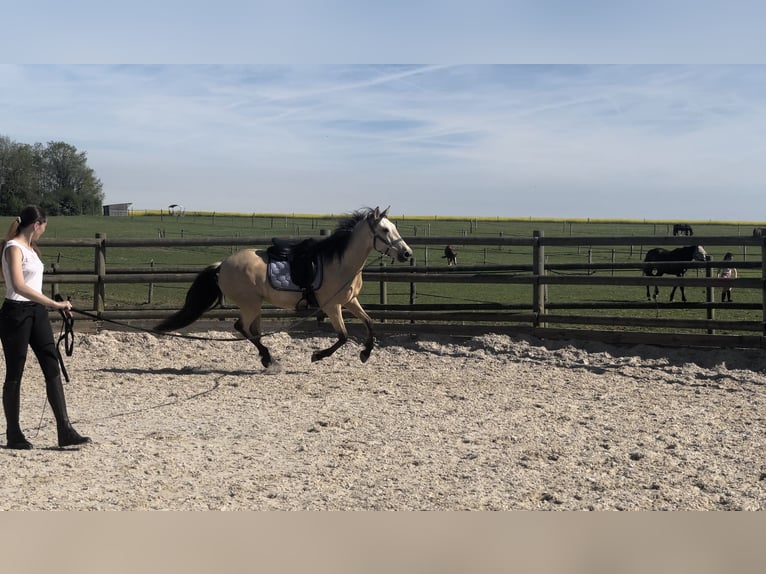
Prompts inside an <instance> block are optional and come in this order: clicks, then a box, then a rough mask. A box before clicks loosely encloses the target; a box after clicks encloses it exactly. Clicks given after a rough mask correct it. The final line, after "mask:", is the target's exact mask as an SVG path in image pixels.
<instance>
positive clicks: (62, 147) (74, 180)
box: [40, 142, 104, 215]
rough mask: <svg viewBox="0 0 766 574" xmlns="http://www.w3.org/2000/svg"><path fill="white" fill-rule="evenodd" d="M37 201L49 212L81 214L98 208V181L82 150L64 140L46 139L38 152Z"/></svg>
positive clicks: (100, 195)
mask: <svg viewBox="0 0 766 574" xmlns="http://www.w3.org/2000/svg"><path fill="white" fill-rule="evenodd" d="M40 160H41V165H40V175H41V178H40V195H41V199H40V204H41V206H42V207H43V209H45V210H46V211H47V212H48V213H50V214H52V215H83V214H89V213H94V212H95V211H96V210H100V209H101V205H102V203H103V201H104V194H103V192H102V188H103V186H102V184H101V181H100V180H99V179H98V178H97V177H96V175H95V173H94V172H93V170H92V169H91V168H89V167H88V159H87V156H86V154H85V152H78V151H77V148H75V147H74V146H72V145H69V144H67V143H64V142H49V143H48V145H47V147H45V148H44V149H43V150H41V152H40Z"/></svg>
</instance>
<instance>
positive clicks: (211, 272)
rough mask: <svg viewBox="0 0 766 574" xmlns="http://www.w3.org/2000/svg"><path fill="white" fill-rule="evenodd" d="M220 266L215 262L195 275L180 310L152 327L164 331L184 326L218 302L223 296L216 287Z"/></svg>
mask: <svg viewBox="0 0 766 574" xmlns="http://www.w3.org/2000/svg"><path fill="white" fill-rule="evenodd" d="M220 267H221V264H220V263H216V264H214V265H211V266H209V267H207V268H205V269H204V270H203V271H202V272H201V273H200V274H199V275H197V277H196V278H195V279H194V282H193V283H192V285H191V287H189V292H188V293H187V294H186V301H185V302H184V306H183V307H182V308H181V310H180V311H177V312H175V313H173V314H172V315H171V316H170V317H168V318H167V319H164V320H163V321H161V322H160V323H159V324H158V325H157V326H155V327H154V330H155V331H159V332H161V333H164V332H166V331H175V330H176V329H180V328H182V327H186V326H187V325H191V324H192V323H194V321H196V320H197V319H199V318H200V317H201V316H202V314H203V313H204V312H205V311H208V310H210V309H212V308H213V307H215V306H216V305H218V304H220V303H221V301H222V297H223V294H222V293H221V289H220V288H219V287H218V270H219V269H220Z"/></svg>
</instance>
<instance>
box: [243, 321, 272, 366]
mask: <svg viewBox="0 0 766 574" xmlns="http://www.w3.org/2000/svg"><path fill="white" fill-rule="evenodd" d="M234 328H235V329H236V330H237V331H239V332H240V333H241V334H242V336H243V337H245V338H246V339H248V340H249V341H250V342H251V343H252V344H253V345H255V347H256V348H257V349H258V353H259V354H260V356H261V364H262V365H263V366H264V367H265V368H268V366H269V365H270V364H271V362H272V361H271V353H270V352H269V349H268V348H267V347H266V346H265V345H264V344H263V343H261V333H260V321H259V320H258V319H256V320H254V321H253V322H252V323H250V329H249V330H248V329H245V327H244V323H243V322H242V318H239V319H237V322H236V323H234Z"/></svg>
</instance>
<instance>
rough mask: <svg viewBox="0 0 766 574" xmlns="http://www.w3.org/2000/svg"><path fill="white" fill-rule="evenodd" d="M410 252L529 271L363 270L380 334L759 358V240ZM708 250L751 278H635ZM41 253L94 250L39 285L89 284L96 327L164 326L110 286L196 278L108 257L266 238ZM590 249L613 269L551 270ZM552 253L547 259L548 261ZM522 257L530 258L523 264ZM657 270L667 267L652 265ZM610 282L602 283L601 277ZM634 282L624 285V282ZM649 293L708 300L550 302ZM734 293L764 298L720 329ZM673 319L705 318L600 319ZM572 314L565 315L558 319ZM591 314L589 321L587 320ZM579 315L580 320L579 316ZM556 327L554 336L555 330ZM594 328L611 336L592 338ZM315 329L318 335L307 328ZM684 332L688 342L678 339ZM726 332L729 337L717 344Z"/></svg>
mask: <svg viewBox="0 0 766 574" xmlns="http://www.w3.org/2000/svg"><path fill="white" fill-rule="evenodd" d="M407 241H408V243H409V244H410V246H412V247H418V246H421V247H424V248H425V249H426V251H425V253H426V257H425V259H426V261H427V254H428V251H427V249H428V246H432V245H437V246H440V247H443V246H444V245H460V246H480V247H484V248H485V249H491V248H509V247H514V248H521V250H522V251H524V253H525V254H528V262H527V263H522V264H508V265H463V266H455V267H447V266H445V265H444V263H443V262H442V261H440V264H439V265H437V266H433V265H428V264H425V265H418V264H413V265H411V266H409V267H408V266H392V267H386V266H375V265H373V266H369V267H368V268H367V269H366V270H365V271H364V274H363V276H364V279H365V282H366V283H367V284H369V283H379V284H380V292H381V303H380V304H376V305H372V304H365V308H366V309H367V311H368V312H369V314H370V316H371V317H372V318H373V319H375V320H376V321H378V322H379V323H381V325H380V326H378V327H377V330H379V331H396V330H407V331H419V332H423V331H426V332H427V331H434V332H437V331H441V330H444V329H450V328H451V329H452V330H454V331H455V332H465V333H475V332H477V331H483V332H488V331H501V332H509V333H522V334H532V335H537V336H541V337H556V338H560V337H568V338H577V339H597V340H604V341H607V342H639V343H640V342H643V343H655V344H673V345H702V346H711V345H712V346H722V345H723V346H744V347H758V348H764V346H765V341H766V339H764V334H766V332H765V331H764V328H765V327H766V288H765V285H766V264H765V262H766V240H765V239H764V238H761V237H746V236H745V237H743V236H712V237H695V238H694V239H693V240H692V239H690V238H688V237H657V236H647V237H636V236H630V237H545V236H544V235H543V234H542V233H540V232H535V233H534V234H533V236H532V237H502V236H500V237H470V236H468V237H464V236H461V237H446V236H437V237H412V238H407ZM692 241H693V242H697V243H700V244H703V245H705V246H706V248H708V247H709V246H720V247H732V248H739V249H741V253H742V254H743V255H744V257H742V258H740V260H738V261H737V264H736V265H737V268H738V269H740V270H742V271H745V270H747V271H748V272H751V273H752V274H754V275H756V276H750V277H740V278H737V279H734V280H731V279H720V278H717V277H715V274H716V271H717V269H718V268H720V267H724V266H728V265H729V263H724V262H723V261H713V260H708V261H706V262H688V264H686V266H687V267H688V268H689V270H690V272H689V275H692V271H696V272H697V276H685V277H669V276H661V277H647V276H643V275H639V274H638V273H640V271H641V270H642V268H643V264H642V261H641V260H642V259H643V253H644V250H645V247H644V246H651V247H656V246H658V245H667V246H681V245H687V244H689V243H691V242H692ZM40 243H41V245H42V246H44V247H60V248H75V247H76V248H83V247H85V248H92V249H93V253H94V259H93V266H92V267H91V268H90V269H66V268H64V267H62V266H57V265H54V267H53V268H52V269H51V270H50V271H47V272H46V275H45V282H46V285H47V286H49V288H50V289H51V291H52V292H54V293H55V292H58V291H59V289H60V286H61V285H66V284H87V285H92V286H93V302H92V309H91V310H92V312H93V313H94V314H95V315H96V316H98V317H99V318H100V319H102V320H118V319H119V320H126V321H148V320H152V319H156V318H160V317H164V316H166V315H167V314H168V313H169V312H172V311H173V309H167V308H165V309H163V308H148V309H147V308H145V307H142V308H134V309H131V308H125V307H122V308H115V307H110V305H109V302H108V298H107V292H108V290H107V286H109V285H116V284H150V285H154V284H165V283H167V284H190V283H191V281H192V280H193V278H194V277H195V276H196V274H197V273H198V272H199V271H200V270H201V268H187V267H180V266H174V267H171V266H168V267H164V268H160V267H119V266H108V265H107V261H108V257H107V255H108V253H109V250H110V249H113V248H136V249H140V248H157V247H162V248H165V247H221V246H225V247H230V248H231V249H232V250H234V249H238V248H243V247H264V246H266V245H268V244H269V243H270V238H267V237H236V238H232V237H215V238H175V239H174V238H171V239H164V238H163V239H124V238H121V239H108V238H107V237H106V236H105V235H103V234H97V235H96V237H95V238H93V239H47V240H43V241H41V242H40ZM593 247H599V248H600V247H612V248H613V252H612V259H613V260H612V261H611V262H606V263H604V262H593V261H592V260H590V258H589V260H588V261H586V262H583V263H571V262H565V263H562V262H555V261H551V260H550V256H549V255H548V254H549V253H551V252H552V251H551V250H552V249H559V248H561V249H574V248H576V249H578V250H582V251H583V252H585V253H589V250H590V249H592V248H593ZM615 248H622V249H623V250H625V249H626V248H627V250H628V253H629V254H630V256H631V258H633V257H635V258H637V260H636V261H635V262H627V263H626V262H618V261H616V260H615V255H614V252H615ZM547 250H548V251H547ZM525 256H526V255H525ZM653 265H654V266H659V267H661V266H662V265H663V264H662V263H659V264H653ZM604 271H607V272H609V273H608V274H605V273H603V272H604ZM631 271H633V272H635V273H636V274H632V275H628V274H627V273H629V272H631ZM396 283H406V284H409V285H410V292H411V297H410V302H409V304H408V305H389V304H388V303H387V301H386V297H385V293H386V289H387V288H386V285H388V284H396ZM429 283H434V284H437V283H438V284H455V285H460V284H462V285H470V284H476V285H481V284H497V285H526V286H528V287H529V291H528V294H529V298H528V300H526V301H521V302H513V303H511V302H477V303H443V304H419V303H418V302H417V296H416V292H417V286H418V285H426V284H429ZM599 285H600V286H626V287H627V286H634V287H635V286H640V287H644V286H654V285H657V286H659V287H673V286H684V287H696V288H702V289H705V290H706V293H707V297H706V300H705V301H704V302H702V303H685V304H681V303H667V302H655V301H642V302H638V301H618V302H614V301H578V302H569V303H562V302H557V301H550V300H548V294H547V289H548V287H550V286H564V287H566V286H573V287H574V286H599ZM728 286H734V287H736V288H737V290H738V291H739V290H756V291H759V292H760V296H759V297H757V298H756V299H757V301H756V302H752V301H751V302H744V303H735V304H732V303H728V304H727V305H726V308H727V309H739V310H742V311H745V312H747V313H748V316H747V318H746V319H742V320H721V319H716V318H715V310H716V309H717V308H721V307H722V305H721V304H719V303H717V302H716V300H715V289H716V288H724V287H728ZM659 309H662V310H665V309H668V310H675V309H684V310H686V311H690V312H694V311H696V312H699V313H704V314H705V316H704V318H688V317H670V318H660V317H632V316H624V315H603V314H598V313H595V312H596V311H600V312H602V313H603V312H608V311H616V310H619V311H622V312H625V311H628V310H644V311H646V310H659ZM562 311H569V313H562ZM585 311H590V313H585ZM575 312H576V313H575ZM236 313H237V311H236V308H234V307H227V306H224V307H222V308H219V309H215V310H213V311H211V312H209V313H208V314H207V315H206V316H207V317H209V318H211V319H212V320H221V319H228V318H233V317H235V316H236ZM305 317H306V315H305V313H301V312H294V311H285V310H281V309H273V308H266V309H264V318H265V319H273V320H277V321H285V320H294V319H302V318H305ZM554 325H556V326H557V327H553V326H554ZM593 327H609V328H608V329H601V330H596V329H593ZM311 328H315V325H312V326H311ZM682 330H689V331H692V332H691V333H681V332H679V331H682ZM717 331H729V332H733V333H734V334H729V335H725V334H719V333H716V332H717Z"/></svg>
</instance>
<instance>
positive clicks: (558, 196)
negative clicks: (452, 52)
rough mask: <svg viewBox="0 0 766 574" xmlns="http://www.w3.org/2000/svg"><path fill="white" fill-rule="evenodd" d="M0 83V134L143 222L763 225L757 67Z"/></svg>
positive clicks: (25, 74) (39, 69)
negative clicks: (375, 216) (73, 173)
mask: <svg viewBox="0 0 766 574" xmlns="http://www.w3.org/2000/svg"><path fill="white" fill-rule="evenodd" d="M0 83H2V85H3V86H4V90H3V91H2V92H0V126H2V128H0V130H2V131H0V135H5V136H8V137H10V138H11V139H13V140H15V141H19V142H24V143H35V142H47V141H52V140H62V141H67V142H69V143H72V144H73V145H75V146H77V148H78V149H80V150H81V151H85V152H86V153H87V154H88V158H89V163H90V165H91V166H92V167H93V168H94V169H95V170H96V173H97V175H98V176H99V177H100V178H101V180H102V181H103V183H104V191H105V193H106V201H107V202H108V203H109V202H123V201H127V202H131V203H133V204H134V207H135V208H137V209H141V208H147V209H149V208H155V207H157V206H158V205H160V206H161V205H166V204H169V203H173V202H179V201H180V202H183V203H184V205H185V206H186V207H187V209H199V210H216V211H244V212H254V211H258V212H293V211H304V212H311V211H314V212H333V213H339V212H343V211H348V210H350V209H354V208H356V207H359V206H361V205H371V204H377V203H383V202H385V203H386V204H388V203H391V204H392V205H393V206H394V207H393V208H392V209H394V210H396V211H400V212H402V213H408V214H413V215H414V214H434V213H442V214H445V215H458V214H463V215H477V216H481V215H507V216H517V215H519V216H551V217H633V216H636V217H642V218H665V217H681V216H683V217H685V218H687V219H694V218H702V219H710V218H730V219H756V220H763V219H766V212H763V213H761V212H759V210H760V209H761V208H760V207H759V206H760V204H761V202H760V201H755V198H756V197H760V196H759V195H758V194H760V193H762V186H763V182H764V168H763V167H762V158H763V157H764V152H766V150H765V149H764V146H765V144H764V143H763V137H762V134H763V133H764V131H765V128H766V114H765V111H766V96H764V94H766V89H764V88H766V85H765V84H766V68H764V67H763V66H298V67H289V66H242V65H236V66H234V65H232V66H209V65H199V66H195V65H192V66H0ZM445 194H446V195H447V196H448V197H449V200H448V201H445V199H444V198H445ZM382 197H383V198H385V201H384V200H383V199H382ZM720 197H726V198H727V201H726V202H723V201H719V198H720ZM352 199H356V201H351V204H350V205H349V201H350V200H352ZM397 204H398V205H400V206H401V207H400V208H398V209H397Z"/></svg>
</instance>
